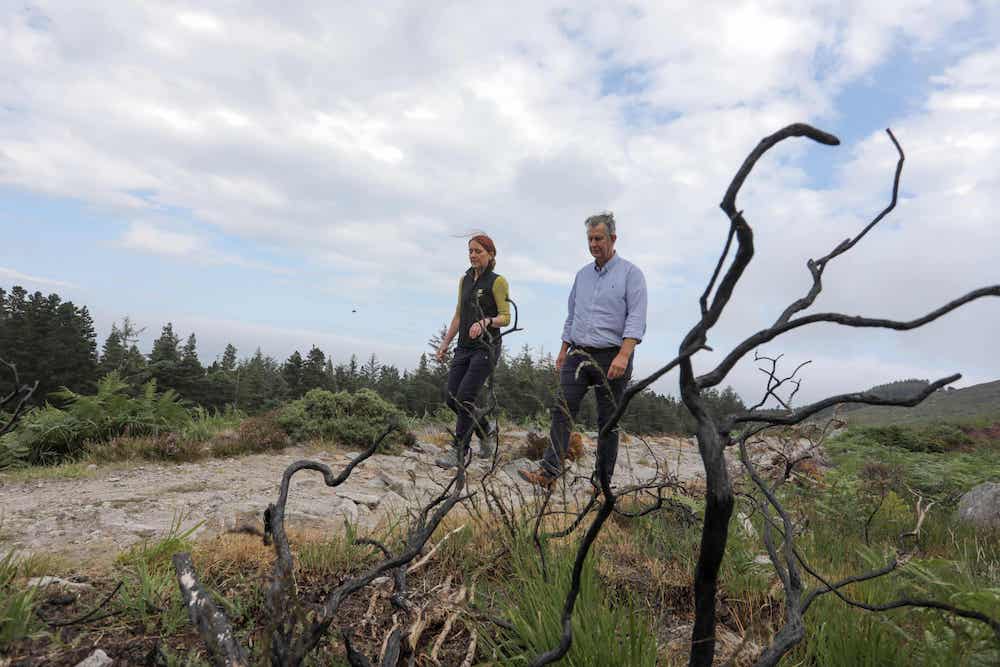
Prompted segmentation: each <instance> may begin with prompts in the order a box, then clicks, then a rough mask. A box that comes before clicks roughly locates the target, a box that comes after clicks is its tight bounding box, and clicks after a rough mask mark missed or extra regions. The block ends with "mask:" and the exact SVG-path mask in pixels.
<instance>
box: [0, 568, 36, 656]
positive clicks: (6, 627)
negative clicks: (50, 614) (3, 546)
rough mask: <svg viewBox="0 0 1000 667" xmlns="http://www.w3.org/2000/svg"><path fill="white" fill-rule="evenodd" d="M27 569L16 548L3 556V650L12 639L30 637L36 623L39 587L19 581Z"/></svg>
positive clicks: (0, 594) (0, 608)
mask: <svg viewBox="0 0 1000 667" xmlns="http://www.w3.org/2000/svg"><path fill="white" fill-rule="evenodd" d="M25 569H26V568H25V567H24V564H23V563H22V561H21V559H19V558H18V557H17V555H16V554H15V553H14V552H13V551H9V552H7V554H6V555H5V556H4V557H3V558H0V652H2V649H3V647H5V646H7V645H9V644H10V643H11V642H14V641H17V640H19V639H24V638H25V637H27V636H28V635H29V634H31V633H32V632H33V631H34V630H35V628H36V626H37V620H36V619H35V612H34V609H35V604H36V603H37V600H36V598H35V592H36V591H35V589H34V588H28V587H26V586H23V585H21V583H20V580H21V579H22V578H24V577H25V576H26V574H25Z"/></svg>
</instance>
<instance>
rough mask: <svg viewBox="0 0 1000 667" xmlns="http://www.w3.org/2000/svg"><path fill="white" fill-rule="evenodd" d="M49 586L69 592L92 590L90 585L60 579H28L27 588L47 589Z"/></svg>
mask: <svg viewBox="0 0 1000 667" xmlns="http://www.w3.org/2000/svg"><path fill="white" fill-rule="evenodd" d="M49 586H58V587H59V588H64V589H66V590H70V591H81V590H86V589H88V588H93V586H91V585H90V584H83V583H78V582H76V581H69V580H67V579H60V578H59V577H32V578H31V579H28V588H47V587H49Z"/></svg>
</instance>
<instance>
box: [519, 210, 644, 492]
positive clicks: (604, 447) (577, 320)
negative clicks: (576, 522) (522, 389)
mask: <svg viewBox="0 0 1000 667" xmlns="http://www.w3.org/2000/svg"><path fill="white" fill-rule="evenodd" d="M584 225H585V226H586V229H587V243H588V246H589V248H590V254H591V255H592V256H593V257H594V263H593V264H587V265H586V266H584V267H583V268H582V269H580V271H579V272H577V274H576V279H575V280H574V281H573V289H572V290H571V291H570V293H569V304H568V306H569V314H568V315H567V317H566V324H565V325H564V326H563V333H562V347H561V348H560V349H559V356H558V357H556V370H557V371H558V372H559V383H560V387H561V393H562V397H561V399H562V400H561V401H557V405H556V406H555V407H553V408H552V428H551V430H550V432H549V440H550V443H549V447H548V449H547V450H546V451H545V456H544V458H543V459H542V463H541V467H540V468H539V471H538V472H532V471H529V470H519V471H518V474H519V475H520V476H521V477H522V478H524V479H526V480H528V481H529V482H531V483H533V484H537V485H539V486H543V487H545V488H548V487H550V486H552V483H553V482H554V481H555V479H556V477H558V476H559V474H560V473H561V472H562V465H563V459H564V458H565V455H566V448H567V445H568V444H569V435H570V430H571V428H572V421H573V420H574V419H575V418H576V416H577V414H578V413H579V411H580V402H581V401H582V400H583V397H584V395H585V394H586V393H587V390H588V389H589V388H590V387H594V392H595V395H596V398H597V423H598V427H603V426H604V424H606V423H607V422H608V420H610V419H611V415H612V414H614V411H615V409H616V407H617V405H618V402H619V401H620V400H621V398H622V394H623V393H624V392H625V386H626V385H627V384H628V381H629V379H630V378H631V376H632V352H633V350H634V349H635V346H636V345H638V344H639V342H640V341H641V340H642V337H643V335H644V334H645V333H646V279H645V277H643V275H642V271H640V270H639V268H638V267H637V266H635V265H634V264H632V263H631V262H629V261H628V260H626V259H624V258H622V257H619V256H618V254H617V253H615V241H617V240H618V236H617V235H616V233H615V217H614V215H613V214H611V213H601V214H598V215H593V216H591V217H589V218H587V220H586V221H585V222H584ZM597 447H598V455H599V456H601V457H608V458H609V460H610V463H611V465H612V466H613V465H614V462H615V459H616V458H617V456H618V430H617V429H615V430H614V431H613V432H611V433H608V434H605V435H603V436H601V437H600V438H598V443H597Z"/></svg>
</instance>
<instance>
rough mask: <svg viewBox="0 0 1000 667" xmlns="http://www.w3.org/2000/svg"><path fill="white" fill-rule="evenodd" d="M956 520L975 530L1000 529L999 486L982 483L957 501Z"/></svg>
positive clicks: (991, 483) (994, 483) (992, 483)
mask: <svg viewBox="0 0 1000 667" xmlns="http://www.w3.org/2000/svg"><path fill="white" fill-rule="evenodd" d="M958 518H959V519H961V520H962V521H965V522H967V523H970V524H972V525H974V526H976V527H977V528H1000V484H998V483H996V482H984V483H982V484H980V485H979V486H976V487H973V488H972V489H970V490H969V491H968V493H966V494H965V495H963V496H962V498H961V499H960V500H959V501H958Z"/></svg>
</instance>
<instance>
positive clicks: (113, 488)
mask: <svg viewBox="0 0 1000 667" xmlns="http://www.w3.org/2000/svg"><path fill="white" fill-rule="evenodd" d="M526 435H527V434H526V433H525V432H523V431H521V432H509V431H508V432H506V433H505V434H504V444H503V445H502V447H501V452H502V454H501V457H500V463H499V467H498V469H497V471H496V475H495V476H494V478H493V479H494V481H493V482H492V483H493V484H500V485H508V486H518V487H519V488H520V491H521V492H522V493H523V494H525V495H527V496H530V494H531V493H532V492H533V489H532V488H531V487H530V485H528V484H526V483H525V482H523V481H522V480H520V479H519V478H518V477H517V476H516V474H515V469H516V468H517V467H523V466H526V465H530V462H529V461H527V460H526V459H520V460H514V461H511V460H510V459H511V452H514V451H517V450H518V449H519V448H520V446H521V445H523V443H524V439H525V437H526ZM647 443H648V446H649V447H648V448H647V447H646V446H645V445H643V444H641V443H639V442H638V441H637V440H636V439H632V440H630V442H629V444H627V445H623V446H622V447H621V450H620V453H619V458H618V466H617V469H616V474H615V483H616V484H618V485H627V484H632V483H636V482H640V481H648V480H650V479H652V478H653V477H655V476H657V469H656V465H657V462H658V463H659V469H660V473H659V474H660V476H662V475H663V474H664V472H669V473H671V474H676V475H677V476H678V477H679V478H680V479H681V480H690V479H695V478H698V477H700V476H701V475H702V468H701V460H700V458H699V457H698V451H697V448H696V447H695V446H693V445H691V444H690V443H689V442H688V441H686V440H683V439H677V438H669V437H655V438H650V439H648V440H647ZM586 451H587V452H588V453H587V454H586V455H585V456H584V457H583V458H582V459H581V460H580V461H578V462H577V463H576V464H574V467H573V468H574V469H573V472H574V473H575V474H577V475H582V476H584V477H586V476H588V475H589V473H590V471H591V470H592V469H593V465H594V462H593V461H594V459H593V444H592V443H589V442H588V443H587V448H586ZM441 454H443V451H442V450H441V449H440V448H439V447H437V446H435V445H433V444H431V443H430V442H427V441H424V440H423V439H421V440H420V441H418V444H417V447H416V448H414V449H410V450H407V451H405V452H404V453H403V455H401V456H385V455H376V456H373V457H372V458H370V459H369V460H367V461H365V462H364V463H363V464H361V465H360V466H359V467H358V468H357V469H356V470H355V471H354V473H353V474H352V476H351V478H350V479H349V480H348V481H347V482H346V483H344V484H343V485H341V486H339V487H337V488H334V489H330V488H327V487H326V486H325V485H324V484H323V481H322V478H321V477H320V475H318V474H317V473H311V472H308V471H306V472H302V473H299V474H298V475H297V476H296V477H295V478H294V480H293V483H292V492H291V494H290V500H289V503H288V520H287V523H288V525H289V526H290V527H292V528H295V527H300V528H331V529H341V528H342V527H343V523H344V520H345V519H347V520H350V521H351V522H353V523H356V524H357V525H358V526H360V527H361V528H362V529H364V528H371V527H373V526H375V525H377V524H378V523H379V522H380V521H381V520H382V519H384V518H385V517H386V516H388V515H391V514H396V513H398V512H399V511H401V510H402V509H403V508H404V507H405V506H406V505H408V504H416V503H419V502H420V501H421V500H422V499H423V498H425V497H426V496H427V495H428V494H431V493H435V492H437V490H438V489H439V485H440V484H441V483H444V482H446V481H447V479H448V478H449V474H448V473H447V471H445V470H442V469H441V468H438V467H437V466H435V465H434V463H433V461H434V459H435V458H436V457H437V456H440V455H441ZM353 455H354V454H353V453H350V452H335V451H334V452H330V451H316V450H307V449H305V448H300V447H295V448H289V449H286V450H284V451H283V452H281V453H280V454H258V455H252V456H245V457H241V458H236V459H218V460H208V461H200V462H197V463H184V464H151V463H145V464H143V465H136V466H134V467H127V468H122V467H95V468H94V469H92V470H89V471H88V473H89V474H88V476H86V477H83V478H77V479H45V480H34V481H27V482H25V481H16V478H15V479H14V480H12V479H11V478H10V477H9V476H4V475H0V508H2V509H0V512H2V523H0V553H2V552H6V551H7V550H8V549H10V548H15V549H17V550H18V552H20V553H22V554H27V553H49V554H58V555H62V556H65V557H67V558H70V559H72V560H73V561H75V562H77V563H80V564H81V565H83V564H90V563H98V562H106V561H108V560H110V559H111V558H113V557H114V556H115V555H116V554H117V553H118V552H119V551H120V550H122V549H124V548H126V547H128V546H130V545H132V544H134V543H136V542H138V541H140V540H143V539H148V538H154V537H158V536H162V535H165V534H166V533H167V532H168V531H169V530H170V527H171V525H172V524H173V523H175V522H178V521H179V522H180V525H181V526H182V527H183V528H189V527H191V526H194V525H197V524H198V523H199V522H201V524H200V525H199V527H198V528H197V530H196V534H197V535H199V536H200V537H205V536H210V535H214V534H218V533H219V532H222V531H225V530H229V529H233V528H236V527H238V526H240V525H248V524H250V525H253V524H256V525H259V519H258V518H257V517H259V516H260V513H261V512H262V511H263V510H264V508H265V507H266V506H267V504H268V503H269V502H274V501H275V500H276V498H277V495H278V487H279V484H280V481H281V475H282V473H283V472H284V470H285V468H286V467H287V466H288V465H289V464H290V463H292V462H294V461H297V460H299V459H303V458H310V459H314V460H318V461H321V462H323V463H326V464H328V465H331V466H333V467H334V469H335V470H337V469H339V467H341V466H343V465H345V464H346V463H347V462H348V461H349V460H350V459H349V456H353ZM485 469H486V462H483V461H479V460H476V462H475V463H474V464H473V466H472V468H471V471H470V474H471V476H472V481H473V483H475V482H476V481H477V480H478V479H479V478H481V477H482V475H483V472H484V470H485ZM572 488H573V490H574V491H576V492H578V493H586V492H587V489H588V488H589V485H588V484H587V483H586V482H585V481H583V480H580V481H578V482H576V484H575V485H574V486H573V487H572Z"/></svg>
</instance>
